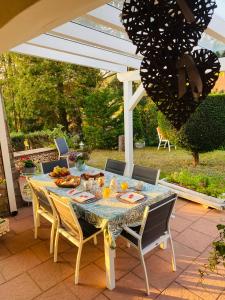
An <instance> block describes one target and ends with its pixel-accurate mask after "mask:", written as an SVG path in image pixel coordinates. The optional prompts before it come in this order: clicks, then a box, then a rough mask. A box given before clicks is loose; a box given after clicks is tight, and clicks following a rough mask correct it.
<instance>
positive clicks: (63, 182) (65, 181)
mask: <svg viewBox="0 0 225 300" xmlns="http://www.w3.org/2000/svg"><path fill="white" fill-rule="evenodd" d="M55 184H56V185H57V186H59V187H65V188H75V187H77V186H78V185H80V177H79V176H72V175H68V176H66V177H63V178H58V179H56V180H55Z"/></svg>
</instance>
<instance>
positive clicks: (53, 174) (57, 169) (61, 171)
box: [49, 166, 70, 178]
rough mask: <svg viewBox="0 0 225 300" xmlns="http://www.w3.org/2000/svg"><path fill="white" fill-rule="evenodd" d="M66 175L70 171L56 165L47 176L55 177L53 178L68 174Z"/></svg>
mask: <svg viewBox="0 0 225 300" xmlns="http://www.w3.org/2000/svg"><path fill="white" fill-rule="evenodd" d="M68 175H70V171H69V170H68V169H67V168H65V167H63V168H61V167H59V166H56V167H55V168H54V169H53V171H52V172H50V173H49V176H51V177H55V178H56V177H64V176H68Z"/></svg>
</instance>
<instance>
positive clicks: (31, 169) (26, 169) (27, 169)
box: [23, 167, 36, 174]
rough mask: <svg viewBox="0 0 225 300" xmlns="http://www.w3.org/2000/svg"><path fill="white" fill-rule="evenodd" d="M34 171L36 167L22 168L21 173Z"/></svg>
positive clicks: (32, 172)
mask: <svg viewBox="0 0 225 300" xmlns="http://www.w3.org/2000/svg"><path fill="white" fill-rule="evenodd" d="M35 171H36V167H31V168H23V173H24V174H34V173H35Z"/></svg>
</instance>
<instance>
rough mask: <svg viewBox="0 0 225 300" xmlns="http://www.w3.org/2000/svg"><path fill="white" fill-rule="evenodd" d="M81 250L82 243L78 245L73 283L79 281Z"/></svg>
mask: <svg viewBox="0 0 225 300" xmlns="http://www.w3.org/2000/svg"><path fill="white" fill-rule="evenodd" d="M81 252H82V245H80V246H79V248H78V253H77V260H76V269H75V284H78V282H79V273H80V259H81Z"/></svg>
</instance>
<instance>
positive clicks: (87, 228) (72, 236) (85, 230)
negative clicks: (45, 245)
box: [50, 193, 102, 284]
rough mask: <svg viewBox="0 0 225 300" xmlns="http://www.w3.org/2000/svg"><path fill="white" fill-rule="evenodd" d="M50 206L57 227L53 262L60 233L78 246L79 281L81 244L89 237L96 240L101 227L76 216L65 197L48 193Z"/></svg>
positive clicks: (76, 279)
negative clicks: (55, 217) (55, 218)
mask: <svg viewBox="0 0 225 300" xmlns="http://www.w3.org/2000/svg"><path fill="white" fill-rule="evenodd" d="M50 199H51V203H52V208H53V210H54V211H55V213H56V216H57V220H58V222H57V229H56V236H55V247H54V262H57V256H58V241H59V235H60V234H61V235H62V236H64V237H65V238H66V239H68V240H69V241H70V242H71V243H73V244H74V245H75V246H77V247H78V252H77V260H76V268H75V284H78V281H79V269H80V259H81V252H82V248H83V245H84V244H85V243H86V242H88V241H89V240H90V239H92V238H93V239H94V243H95V241H96V236H97V235H98V234H99V233H101V232H102V229H99V228H96V227H95V226H93V225H92V224H89V223H88V222H87V221H85V220H84V219H82V218H79V219H78V218H77V216H76V213H75V212H74V209H73V206H72V203H71V201H70V200H69V199H67V198H65V197H58V196H56V195H54V194H52V193H50Z"/></svg>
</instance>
